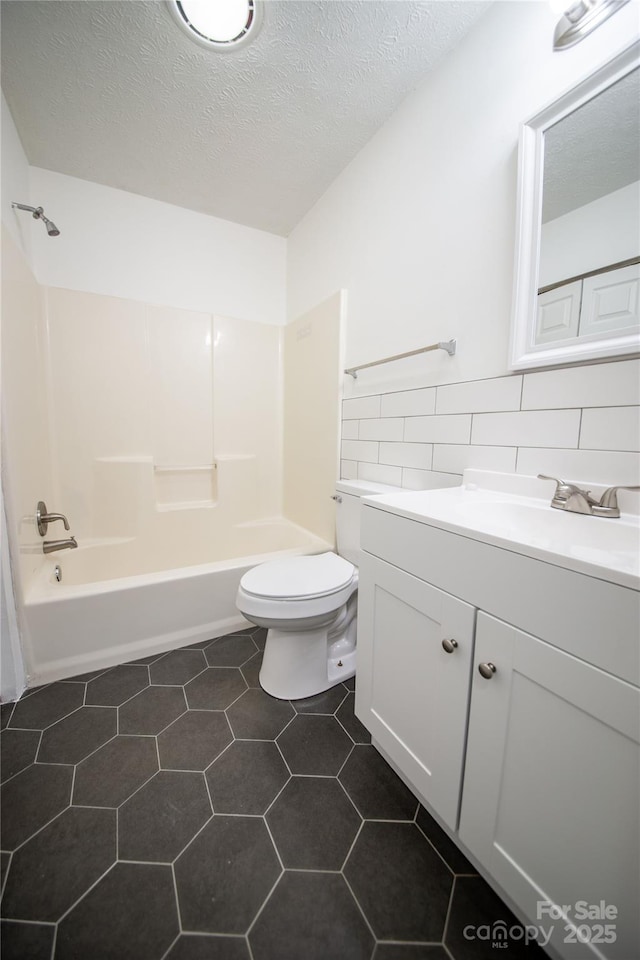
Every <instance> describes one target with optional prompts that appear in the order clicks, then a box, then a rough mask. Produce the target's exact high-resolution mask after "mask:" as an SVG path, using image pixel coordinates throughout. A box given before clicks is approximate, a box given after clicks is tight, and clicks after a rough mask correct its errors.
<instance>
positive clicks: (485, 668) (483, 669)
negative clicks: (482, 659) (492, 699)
mask: <svg viewBox="0 0 640 960" xmlns="http://www.w3.org/2000/svg"><path fill="white" fill-rule="evenodd" d="M495 672H496V665H495V663H481V664H479V665H478V673H479V674H480V676H481V677H484V679H485V680H491V678H492V677H493V675H494V673H495Z"/></svg>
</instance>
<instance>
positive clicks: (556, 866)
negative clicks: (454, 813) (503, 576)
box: [460, 613, 640, 960]
mask: <svg viewBox="0 0 640 960" xmlns="http://www.w3.org/2000/svg"><path fill="white" fill-rule="evenodd" d="M603 642H606V638H605V637H603ZM481 662H482V663H492V664H494V665H495V667H496V672H495V674H493V675H492V676H491V677H490V679H484V678H483V677H482V676H480V675H479V671H478V666H479V664H480V663H481ZM475 663H476V665H475V667H474V678H473V684H472V695H471V712H470V718H469V739H468V745H467V759H466V768H465V780H464V787H463V797H462V811H461V818H460V838H461V840H462V841H463V842H464V843H465V844H466V845H467V847H468V848H469V850H471V852H472V853H474V854H475V855H476V857H477V858H478V860H479V861H480V862H481V863H482V864H483V865H484V867H485V868H486V869H487V870H488V872H489V874H490V875H491V876H493V877H494V878H495V879H496V881H497V882H498V883H499V884H500V886H501V887H502V888H503V889H504V890H505V891H506V892H507V893H508V894H509V895H510V896H511V898H512V900H513V901H514V902H515V903H516V905H518V906H519V907H520V908H521V909H522V911H523V912H524V913H525V915H526V916H527V917H528V918H529V919H530V921H531V922H532V923H534V924H541V925H542V926H543V927H544V928H545V930H547V929H548V928H549V927H550V926H553V927H554V932H553V936H552V939H551V943H552V944H553V945H554V946H555V948H556V950H557V951H558V953H559V954H560V956H562V957H567V958H576V960H588V958H590V957H607V958H616V960H630V958H631V957H637V956H640V935H639V930H638V903H639V902H640V891H639V889H638V877H639V862H638V858H639V844H640V826H639V817H640V797H639V764H638V739H639V736H640V691H639V690H638V689H637V688H636V687H633V686H632V685H631V684H628V683H625V682H624V681H623V680H619V679H617V678H615V677H613V676H611V675H609V674H607V673H604V672H603V671H602V670H599V669H597V668H595V667H592V666H590V665H588V664H587V663H585V662H584V661H582V660H578V659H576V658H575V657H572V656H570V655H569V654H566V653H563V652H562V651H560V650H558V649H556V648H554V647H551V646H549V644H547V643H543V642H542V641H540V640H536V639H535V638H533V637H531V636H528V635H527V634H524V633H522V632H520V631H518V630H516V629H514V628H513V627H510V626H508V625H507V624H505V623H502V622H501V621H499V620H495V619H494V618H492V617H489V616H487V615H486V614H483V613H481V614H479V615H478V623H477V629H476V653H475ZM544 901H548V902H549V903H550V904H555V905H558V906H560V907H561V908H564V912H565V914H566V915H567V916H568V919H569V921H570V922H573V923H574V924H575V925H576V927H578V928H580V929H579V931H578V933H579V934H580V935H581V936H582V938H583V940H585V941H587V940H591V941H592V942H590V943H589V942H582V943H581V942H579V941H578V943H575V942H573V943H572V942H571V941H572V939H573V940H574V941H575V940H577V939H578V937H577V936H575V935H572V934H571V931H570V930H566V929H565V922H564V920H563V919H553V918H551V917H550V916H549V912H548V911H549V906H548V905H547V906H545V905H544V903H543V902H544ZM578 901H586V902H587V903H588V904H589V905H598V906H599V907H600V908H601V909H600V912H601V913H602V912H603V910H602V905H603V904H606V905H608V906H609V907H610V908H612V909H613V910H615V911H616V912H617V916H616V917H615V918H614V919H611V916H609V917H606V916H603V917H602V919H598V918H597V917H596V918H584V917H582V918H581V917H580V916H579V914H580V909H581V908H580V906H579V905H578ZM541 903H542V904H543V905H542V907H540V904H541ZM608 912H609V914H611V909H610V910H609V911H608ZM607 924H614V928H613V929H611V928H609V929H608V930H607V929H603V928H604V927H605V926H606V925H607ZM613 936H615V940H613V942H611V943H609V942H607V940H611V939H612V937H613ZM596 941H597V942H596Z"/></svg>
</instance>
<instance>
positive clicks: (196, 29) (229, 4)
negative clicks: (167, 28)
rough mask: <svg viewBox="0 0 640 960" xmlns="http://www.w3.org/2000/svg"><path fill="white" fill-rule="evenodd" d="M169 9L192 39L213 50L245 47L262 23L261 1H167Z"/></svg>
mask: <svg viewBox="0 0 640 960" xmlns="http://www.w3.org/2000/svg"><path fill="white" fill-rule="evenodd" d="M168 6H169V10H170V11H171V15H172V16H173V18H174V20H175V21H176V23H178V25H179V26H180V27H181V28H182V29H183V30H184V31H185V33H188V34H189V36H190V37H191V39H192V40H195V42H196V43H199V44H200V45H201V46H203V47H209V49H214V50H222V51H224V50H235V49H237V48H238V47H240V46H244V45H246V44H247V43H249V42H250V41H251V40H253V38H254V37H255V35H256V34H257V32H258V30H259V28H260V24H261V22H262V4H261V2H260V0H169V3H168Z"/></svg>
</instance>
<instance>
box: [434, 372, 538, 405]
mask: <svg viewBox="0 0 640 960" xmlns="http://www.w3.org/2000/svg"><path fill="white" fill-rule="evenodd" d="M521 393H522V377H521V376H517V377H500V378H498V379H496V380H471V381H469V382H467V383H449V384H447V385H446V386H444V387H438V401H437V404H436V413H494V412H497V411H501V410H519V409H520V395H521Z"/></svg>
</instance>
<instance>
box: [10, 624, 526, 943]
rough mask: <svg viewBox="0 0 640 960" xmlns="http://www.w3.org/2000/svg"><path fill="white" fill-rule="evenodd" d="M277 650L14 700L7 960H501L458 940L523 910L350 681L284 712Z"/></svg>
mask: <svg viewBox="0 0 640 960" xmlns="http://www.w3.org/2000/svg"><path fill="white" fill-rule="evenodd" d="M263 645H264V631H262V630H258V629H254V630H251V631H247V632H245V633H239V634H233V635H230V636H226V637H222V638H219V639H217V640H213V641H207V642H206V643H200V644H194V645H193V646H191V647H186V648H184V649H182V650H176V651H174V652H171V653H167V654H164V655H161V656H156V657H148V658H146V659H145V660H137V661H134V662H133V663H130V664H126V665H122V666H118V667H114V668H112V669H110V670H103V671H98V672H96V673H93V674H86V675H83V676H78V677H74V678H73V679H72V680H66V681H61V682H59V683H53V684H51V685H49V686H46V687H40V688H36V689H34V690H32V691H28V692H27V693H26V694H25V695H24V696H23V697H22V698H21V699H20V700H19V701H18V702H17V703H16V704H4V705H3V706H2V728H3V730H2V735H1V738H0V742H1V748H2V824H1V834H0V836H1V844H0V847H1V850H2V854H1V859H2V883H3V887H4V891H3V904H2V916H3V917H4V918H5V919H4V920H3V922H2V958H3V960H52V958H55V960H427V958H428V960H452V958H453V960H485V958H486V957H489V956H491V953H492V952H491V950H490V949H489V952H488V953H487V950H488V948H489V947H490V945H489V944H487V943H486V942H485V943H481V942H480V941H478V940H468V939H465V937H464V935H463V930H464V927H465V926H466V925H467V924H476V925H478V924H481V923H493V922H495V921H498V920H504V921H506V922H507V923H511V922H513V917H512V915H511V914H510V913H509V912H508V910H507V909H506V907H505V906H504V905H503V904H502V903H501V901H500V900H499V899H498V898H497V897H496V896H495V894H494V893H493V892H492V891H491V890H490V888H489V887H488V886H487V885H486V884H485V883H484V881H483V880H481V878H480V877H478V876H477V875H476V874H474V871H473V869H472V867H471V865H470V864H469V863H468V861H466V860H465V858H464V857H463V856H462V854H461V853H460V852H459V851H457V849H456V848H455V846H454V845H453V844H452V843H451V842H450V841H449V840H448V838H447V837H446V836H445V835H444V834H443V833H442V831H441V830H440V828H439V827H438V826H437V825H436V823H435V822H434V821H433V820H432V818H431V817H430V816H429V814H427V812H426V811H425V810H424V809H423V808H422V807H421V806H420V805H419V804H418V802H417V801H416V800H415V798H414V797H413V796H412V794H411V793H410V792H409V791H408V790H407V788H406V787H405V786H404V784H403V783H402V782H401V781H400V780H399V779H398V777H397V776H396V775H395V773H394V772H393V771H392V770H391V768H390V767H389V766H388V765H387V764H386V763H385V761H384V760H383V759H382V758H381V757H380V755H379V754H378V753H377V751H376V750H375V749H374V748H373V747H372V746H371V745H370V742H369V736H368V734H367V732H366V730H365V729H364V728H363V727H362V726H361V724H360V723H359V721H358V720H357V719H356V717H355V716H354V712H353V701H354V693H353V689H354V685H353V682H351V683H347V684H345V685H342V684H341V685H340V686H338V687H334V688H333V689H332V690H329V691H327V692H326V693H324V694H320V695H319V696H317V697H313V698H310V699H308V700H299V701H295V702H293V703H288V702H284V701H280V700H274V699H272V698H271V697H269V696H268V695H267V694H266V693H264V692H263V691H262V690H261V688H260V686H259V684H258V671H259V667H260V661H261V657H262V651H261V648H262V647H263ZM504 954H507V955H508V956H509V957H514V956H515V957H519V956H523V957H524V956H525V955H526V957H531V956H533V955H534V951H532V950H531V949H529V950H528V951H526V952H525V950H524V948H523V946H522V944H521V943H519V942H515V941H510V942H509V949H507V950H500V951H499V955H500V956H501V957H502V956H503V955H504ZM494 955H495V952H494ZM535 956H536V957H538V958H541V957H542V956H543V954H542V952H541V951H539V950H537V949H536V950H535Z"/></svg>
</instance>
